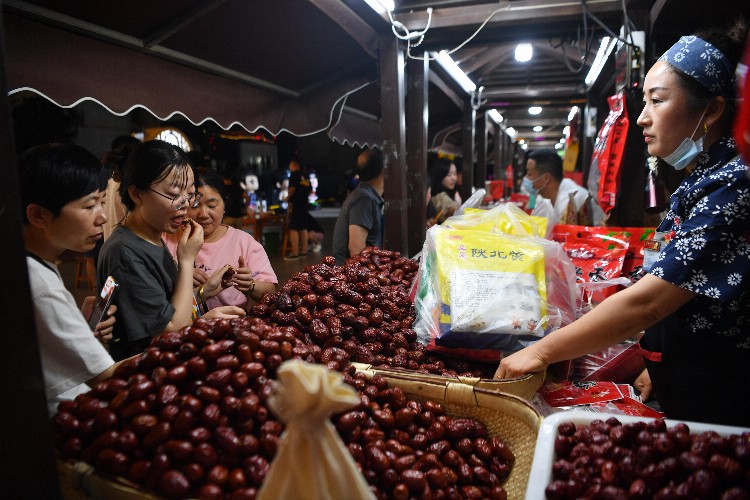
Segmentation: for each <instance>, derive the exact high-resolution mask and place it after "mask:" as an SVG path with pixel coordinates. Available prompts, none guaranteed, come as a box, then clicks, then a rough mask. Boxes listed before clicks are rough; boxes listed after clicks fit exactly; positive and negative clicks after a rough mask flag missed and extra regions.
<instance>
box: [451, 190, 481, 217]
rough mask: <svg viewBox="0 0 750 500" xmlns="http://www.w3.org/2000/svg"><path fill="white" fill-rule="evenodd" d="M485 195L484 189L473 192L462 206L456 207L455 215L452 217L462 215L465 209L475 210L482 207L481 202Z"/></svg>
mask: <svg viewBox="0 0 750 500" xmlns="http://www.w3.org/2000/svg"><path fill="white" fill-rule="evenodd" d="M486 194H487V191H485V190H484V189H477V190H476V191H474V194H472V195H471V196H469V199H468V200H466V201H465V202H463V204H462V205H461V206H460V207H458V210H456V213H455V214H454V215H457V216H458V215H463V213H464V211H465V210H466V209H467V208H477V207H481V206H482V201H483V200H484V196H485V195H486Z"/></svg>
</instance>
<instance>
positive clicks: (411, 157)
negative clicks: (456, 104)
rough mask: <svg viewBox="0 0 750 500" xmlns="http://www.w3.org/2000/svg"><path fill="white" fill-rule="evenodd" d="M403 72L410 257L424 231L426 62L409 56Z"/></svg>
mask: <svg viewBox="0 0 750 500" xmlns="http://www.w3.org/2000/svg"><path fill="white" fill-rule="evenodd" d="M406 71H407V93H406V121H407V123H408V126H407V127H406V148H407V152H406V161H407V165H408V166H407V169H406V184H407V192H408V193H409V208H408V214H409V215H408V226H407V230H408V251H409V256H413V255H415V254H416V253H418V252H419V251H420V250H422V246H423V244H424V238H425V231H426V223H425V220H426V212H425V200H426V193H427V186H428V182H427V124H428V118H429V109H428V100H427V96H428V87H429V83H428V76H429V62H428V61H426V60H420V59H409V61H408V63H407V65H406Z"/></svg>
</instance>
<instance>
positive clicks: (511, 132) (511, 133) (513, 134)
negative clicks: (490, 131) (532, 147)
mask: <svg viewBox="0 0 750 500" xmlns="http://www.w3.org/2000/svg"><path fill="white" fill-rule="evenodd" d="M505 133H506V134H508V135H509V136H510V138H511V139H515V138H516V135H517V134H518V132H516V129H514V128H513V127H508V128H506V129H505Z"/></svg>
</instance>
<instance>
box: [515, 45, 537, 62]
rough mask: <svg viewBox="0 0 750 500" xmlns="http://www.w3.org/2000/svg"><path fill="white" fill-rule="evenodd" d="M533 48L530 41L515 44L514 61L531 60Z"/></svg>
mask: <svg viewBox="0 0 750 500" xmlns="http://www.w3.org/2000/svg"><path fill="white" fill-rule="evenodd" d="M533 53H534V49H533V48H532V47H531V44H530V43H519V44H518V45H516V61H518V62H527V61H530V60H531V56H532V54H533Z"/></svg>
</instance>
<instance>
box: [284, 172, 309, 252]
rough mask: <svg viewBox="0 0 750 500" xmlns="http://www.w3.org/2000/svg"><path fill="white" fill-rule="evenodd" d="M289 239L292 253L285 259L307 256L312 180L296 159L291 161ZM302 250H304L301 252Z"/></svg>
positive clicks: (288, 210) (288, 209)
mask: <svg viewBox="0 0 750 500" xmlns="http://www.w3.org/2000/svg"><path fill="white" fill-rule="evenodd" d="M289 171H290V174H289V195H288V198H287V199H288V201H289V207H288V208H287V212H288V213H289V241H290V242H291V243H292V255H291V256H289V255H285V256H284V260H297V259H299V258H300V257H307V245H308V237H309V235H308V233H307V225H308V218H309V217H310V211H309V210H308V207H307V205H308V203H309V200H308V197H309V196H310V192H311V187H310V180H309V179H308V178H307V176H306V175H304V173H303V172H302V167H301V166H300V164H299V163H298V162H296V161H294V160H292V161H291V162H289ZM302 250H304V252H302V253H300V252H301V251H302Z"/></svg>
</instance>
